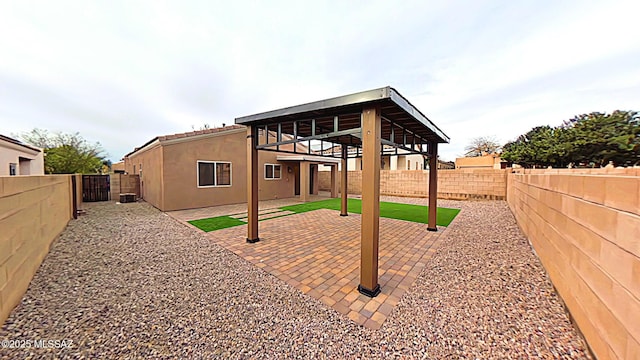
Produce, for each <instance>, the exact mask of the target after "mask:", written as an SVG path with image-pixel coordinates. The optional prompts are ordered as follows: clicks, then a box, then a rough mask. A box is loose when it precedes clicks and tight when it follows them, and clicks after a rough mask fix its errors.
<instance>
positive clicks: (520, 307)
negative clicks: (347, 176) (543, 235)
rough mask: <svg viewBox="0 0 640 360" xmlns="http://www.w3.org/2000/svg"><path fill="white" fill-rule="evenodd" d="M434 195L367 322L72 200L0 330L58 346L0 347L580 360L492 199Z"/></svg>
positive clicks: (108, 206) (74, 354)
mask: <svg viewBox="0 0 640 360" xmlns="http://www.w3.org/2000/svg"><path fill="white" fill-rule="evenodd" d="M415 201H417V202H420V201H423V200H422V199H420V200H415ZM439 205H440V206H449V207H460V208H462V212H461V213H460V215H458V217H457V219H456V220H455V221H454V223H453V224H452V226H450V228H449V229H447V230H446V231H445V232H444V233H443V235H442V236H441V239H442V240H443V244H442V245H441V246H440V247H439V249H438V252H437V253H436V254H435V255H434V257H433V258H432V259H431V260H430V262H429V263H428V264H427V266H426V267H425V269H424V271H423V272H422V274H421V275H420V277H419V278H418V280H417V281H416V284H414V286H413V287H412V288H410V289H409V291H408V292H407V293H406V294H405V296H404V297H403V298H402V300H401V302H400V304H399V305H398V306H397V308H396V309H395V310H394V311H393V313H392V314H391V316H390V317H389V318H388V319H387V321H386V322H385V323H384V324H383V326H382V328H381V329H380V330H379V331H373V330H368V329H365V328H363V327H361V326H358V325H356V324H354V323H353V322H351V321H350V320H349V319H348V318H346V317H344V316H342V315H340V314H339V313H338V312H336V311H334V310H332V309H330V308H327V307H325V306H324V305H323V304H322V303H321V302H319V301H317V300H315V299H313V298H310V297H307V296H305V295H303V294H302V293H301V292H299V291H298V290H296V289H295V288H292V287H290V286H289V285H288V284H286V283H285V282H283V281H280V280H279V279H277V278H276V277H274V276H272V275H270V274H268V273H265V272H264V271H263V270H261V269H258V268H256V267H254V266H252V265H251V264H250V263H248V262H246V261H244V260H243V259H241V258H238V257H237V256H236V255H234V254H232V253H230V252H228V251H227V250H225V249H223V248H221V247H219V246H218V245H216V244H214V243H212V242H211V241H209V240H207V239H206V238H205V237H204V236H203V235H202V234H201V233H200V232H199V231H198V230H195V229H192V228H189V227H187V226H185V225H183V224H181V223H179V222H178V221H176V220H173V219H172V218H170V217H168V216H166V215H165V214H163V213H161V212H159V211H157V210H156V209H154V208H152V207H151V206H149V205H147V204H145V203H133V204H120V205H116V204H115V203H113V202H108V203H95V204H86V206H85V207H86V209H87V214H86V215H83V216H81V217H80V218H79V219H78V220H75V221H72V222H71V223H70V224H69V226H68V227H67V229H66V230H65V231H64V232H63V233H62V234H61V236H60V238H59V239H58V240H57V242H56V243H55V244H54V245H53V246H52V249H51V252H50V253H49V255H48V256H47V258H46V259H45V261H44V263H43V264H42V266H41V267H40V269H39V270H38V273H37V274H36V276H35V278H34V279H33V281H32V282H31V285H30V287H29V290H28V291H27V293H26V295H25V296H24V298H23V300H22V303H21V304H20V305H19V306H18V307H17V308H16V309H15V310H14V311H13V312H12V314H11V315H10V317H9V319H8V320H7V321H6V322H5V324H4V325H3V326H2V328H1V329H0V340H28V339H51V340H65V339H66V340H73V343H72V347H71V348H62V349H55V348H53V349H34V348H31V349H6V348H5V349H2V348H0V357H1V358H29V357H31V358H41V357H45V358H60V357H63V358H96V357H100V358H142V357H144V358H185V357H187V358H216V357H220V358H305V359H306V358H310V357H319V358H367V359H368V358H389V357H404V358H483V359H487V358H496V359H501V358H536V357H542V358H576V359H577V358H585V357H587V353H586V351H585V348H584V345H583V344H582V342H581V340H580V338H579V337H578V335H577V333H576V331H575V330H574V329H573V327H572V325H571V323H570V321H569V319H568V317H567V315H566V314H565V312H564V310H563V307H562V305H561V303H560V302H559V300H558V297H557V295H556V294H555V293H554V292H553V290H552V287H551V284H550V283H549V281H548V280H547V278H546V275H545V273H544V270H543V268H542V266H541V265H540V263H539V261H538V260H537V259H536V257H535V256H534V255H533V253H532V252H531V250H530V248H529V246H528V244H527V242H526V239H525V238H524V237H523V235H522V234H521V233H520V231H519V229H518V228H517V226H516V225H515V221H514V219H513V216H512V215H511V213H510V211H509V209H508V207H507V205H506V203H505V202H501V201H486V202H454V201H442V202H440V203H439Z"/></svg>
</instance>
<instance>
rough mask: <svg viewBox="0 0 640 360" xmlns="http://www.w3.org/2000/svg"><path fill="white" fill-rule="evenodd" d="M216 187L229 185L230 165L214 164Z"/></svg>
mask: <svg viewBox="0 0 640 360" xmlns="http://www.w3.org/2000/svg"><path fill="white" fill-rule="evenodd" d="M216 185H231V164H230V163H216Z"/></svg>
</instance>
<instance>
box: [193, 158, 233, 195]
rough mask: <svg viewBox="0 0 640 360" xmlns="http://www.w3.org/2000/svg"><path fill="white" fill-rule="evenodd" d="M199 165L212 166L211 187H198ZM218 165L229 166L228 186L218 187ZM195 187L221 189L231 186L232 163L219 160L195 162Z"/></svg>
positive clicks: (199, 186)
mask: <svg viewBox="0 0 640 360" xmlns="http://www.w3.org/2000/svg"><path fill="white" fill-rule="evenodd" d="M200 163H205V164H213V185H200ZM218 164H229V185H226V184H225V185H218V177H217V176H216V175H217V173H216V172H217V171H218V170H217V169H218ZM196 186H197V187H198V188H199V189H206V188H221V187H231V186H233V163H232V162H231V161H219V160H196Z"/></svg>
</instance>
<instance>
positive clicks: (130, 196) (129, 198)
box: [120, 193, 137, 203]
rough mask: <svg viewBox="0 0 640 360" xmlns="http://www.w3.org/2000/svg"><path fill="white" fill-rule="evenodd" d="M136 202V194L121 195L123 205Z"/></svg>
mask: <svg viewBox="0 0 640 360" xmlns="http://www.w3.org/2000/svg"><path fill="white" fill-rule="evenodd" d="M136 200H137V199H136V194H134V193H127V194H120V202H121V203H130V202H136Z"/></svg>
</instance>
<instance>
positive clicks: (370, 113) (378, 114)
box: [235, 86, 449, 297]
mask: <svg viewBox="0 0 640 360" xmlns="http://www.w3.org/2000/svg"><path fill="white" fill-rule="evenodd" d="M235 122H236V124H242V125H245V126H247V150H248V151H247V160H248V161H247V167H248V168H247V175H248V177H247V190H248V194H247V195H248V196H247V198H248V202H247V203H248V206H247V207H248V219H247V225H248V226H247V242H249V243H254V242H257V241H259V240H260V238H259V237H258V151H259V150H267V151H279V152H289V153H295V154H312V150H311V144H312V142H318V141H319V142H321V149H324V144H323V143H324V142H328V143H330V144H332V145H331V151H330V152H329V151H320V152H318V153H313V155H316V156H328V157H340V158H341V161H342V177H341V197H342V204H341V211H340V215H341V216H347V171H346V170H347V157H348V156H349V154H350V153H351V154H353V153H354V152H353V151H349V148H350V147H351V148H355V149H356V151H355V156H358V157H359V156H360V150H361V152H362V179H363V183H362V212H361V214H362V220H361V235H360V236H361V256H360V258H361V261H360V285H359V286H358V290H359V291H360V292H361V293H363V294H365V295H367V296H371V297H374V296H377V295H378V294H379V293H380V291H381V290H380V286H379V284H378V242H379V215H380V203H379V197H380V155H381V153H382V150H383V149H384V147H385V146H386V147H392V148H395V149H396V151H397V149H404V150H406V151H408V152H410V153H415V154H422V155H427V156H428V157H429V164H430V165H429V212H428V219H429V220H428V224H427V230H429V231H437V226H436V215H437V214H436V211H437V210H436V209H437V157H438V144H439V143H448V142H449V137H448V136H447V135H445V134H444V132H442V130H440V129H439V128H438V127H437V126H436V125H435V124H434V123H433V122H431V120H429V118H427V117H426V116H425V115H424V114H423V113H422V112H420V110H418V109H417V108H416V107H415V106H413V105H412V104H411V103H410V102H409V101H408V100H407V99H406V98H405V97H403V96H402V95H400V93H399V92H398V91H397V90H395V89H394V88H392V87H389V86H387V87H383V88H379V89H373V90H368V91H363V92H359V93H355V94H351V95H345V96H339V97H335V98H331V99H326V100H320V101H315V102H311V103H307V104H302V105H297V106H291V107H287V108H283V109H279V110H273V111H267V112H263V113H259V114H254V115H249V116H243V117H239V118H236V119H235ZM259 130H263V131H264V134H265V136H263V137H262V138H263V139H264V141H263V142H262V143H260V142H259V139H260V137H259V136H258V132H259ZM271 138H273V139H271ZM272 140H273V141H272ZM298 143H305V145H307V146H306V147H305V148H302V149H300V150H299V149H297V147H296V144H298ZM289 144H293V150H290V149H289V147H288V146H287V149H284V148H282V147H283V145H289ZM335 144H339V145H340V152H339V153H336V152H335V151H334V149H335V148H336V146H335ZM303 150H304V151H303ZM304 171H305V172H306V174H308V169H306V168H305V170H304ZM331 171H332V179H333V178H334V172H335V173H337V167H336V166H333V167H332V170H331ZM301 174H303V171H302V169H301ZM301 176H302V175H301ZM305 176H306V175H305ZM365 179H366V180H365ZM332 181H333V180H332Z"/></svg>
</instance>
